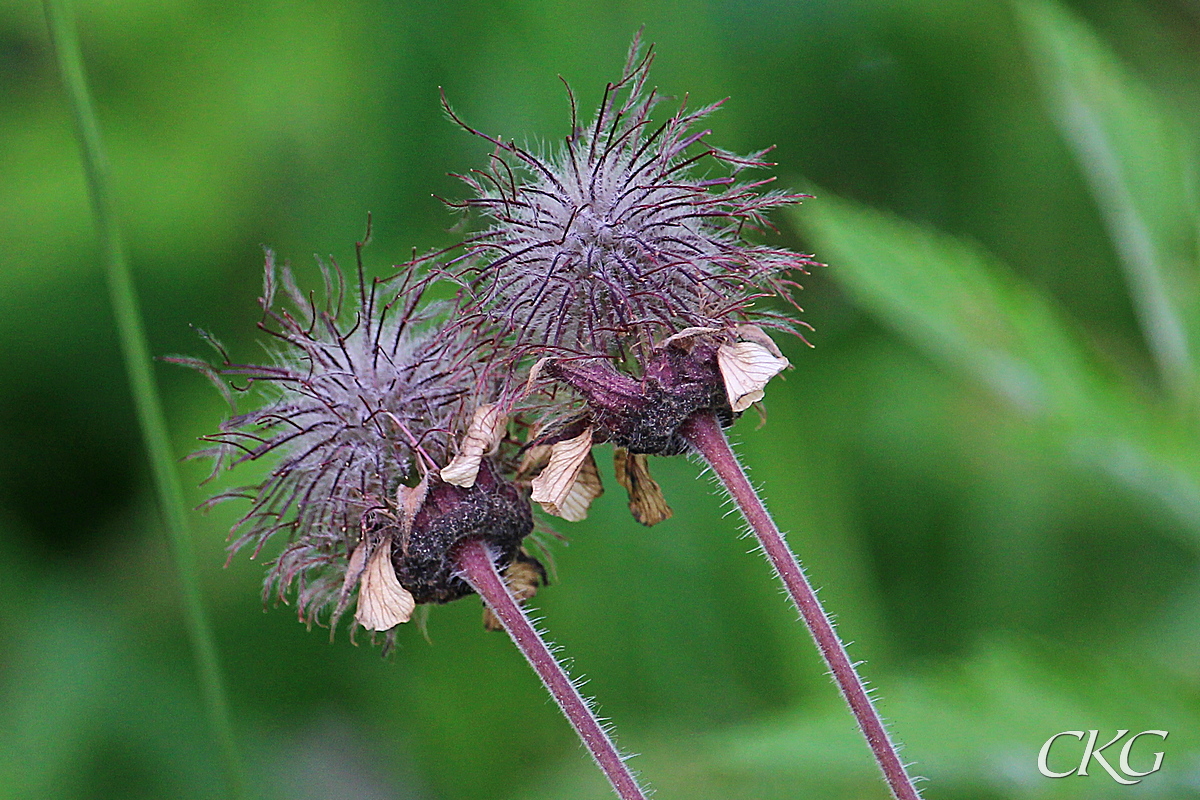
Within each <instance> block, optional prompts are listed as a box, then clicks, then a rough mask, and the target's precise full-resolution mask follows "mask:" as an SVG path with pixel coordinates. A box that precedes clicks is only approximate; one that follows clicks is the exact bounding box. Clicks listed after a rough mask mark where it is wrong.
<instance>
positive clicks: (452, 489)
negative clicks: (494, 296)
mask: <svg viewBox="0 0 1200 800" xmlns="http://www.w3.org/2000/svg"><path fill="white" fill-rule="evenodd" d="M362 248H363V243H359V245H358V274H357V284H356V286H355V287H354V288H353V289H351V290H348V289H347V286H346V281H345V280H344V277H343V275H342V272H341V271H340V269H338V267H337V265H336V263H334V264H331V265H325V264H321V275H322V277H323V279H324V294H323V299H322V300H320V301H318V299H317V297H316V295H315V294H308V295H306V294H305V293H303V292H302V291H301V290H300V289H299V287H298V286H297V283H296V281H295V279H294V278H293V276H292V273H291V270H290V269H289V268H288V267H287V266H278V265H277V264H276V263H275V257H274V254H273V253H271V252H269V251H268V253H267V256H266V266H265V274H264V282H263V295H262V297H261V298H260V304H261V306H262V311H263V319H262V322H261V323H260V325H259V327H260V328H261V329H262V330H263V331H265V332H267V333H269V334H270V335H271V337H273V339H274V342H275V345H274V346H273V347H272V348H271V358H270V360H269V362H268V363H264V364H240V363H234V362H232V361H231V360H230V359H229V357H228V356H227V355H226V353H225V350H224V349H223V348H222V347H221V346H220V344H218V343H217V342H216V341H215V340H214V339H212V337H209V336H207V335H206V338H208V339H209V341H210V342H211V343H212V344H214V346H216V348H217V350H218V352H219V353H220V356H221V360H220V363H218V364H217V365H210V364H208V363H207V362H204V361H201V360H198V359H193V358H185V357H173V358H171V359H169V360H171V361H174V362H176V363H180V364H184V365H186V366H191V367H194V368H196V369H198V370H200V371H202V372H203V373H205V374H206V375H207V376H208V377H209V378H210V379H211V380H212V381H213V382H214V383H215V384H216V385H217V386H218V387H219V388H220V389H221V391H222V392H223V393H224V394H225V396H226V397H227V398H228V399H229V400H230V402H231V404H234V403H235V401H236V399H237V395H247V394H252V395H255V397H254V399H255V400H256V401H260V402H261V404H260V405H258V406H257V407H255V408H253V409H251V410H249V411H246V412H244V413H234V414H232V415H231V416H230V418H229V419H228V420H227V421H226V422H225V423H224V424H222V425H221V428H220V430H219V431H218V432H217V433H214V434H212V435H209V436H206V437H204V438H205V439H206V440H207V441H208V442H209V443H210V445H211V446H210V447H208V448H206V449H204V450H201V451H200V452H198V453H197V454H196V455H197V456H207V457H210V458H211V459H212V463H213V475H214V476H215V475H216V474H217V473H219V472H221V471H223V470H225V469H228V468H233V467H237V466H238V465H241V464H244V463H246V462H254V461H260V460H262V461H268V462H270V463H271V465H272V466H271V467H270V469H269V471H268V472H267V474H266V476H265V477H264V478H262V480H261V481H259V482H258V483H256V484H253V485H249V486H243V487H239V488H235V489H232V490H229V491H225V492H221V493H219V494H217V495H216V496H214V497H213V498H212V499H211V500H210V501H209V505H211V504H214V503H220V502H223V501H226V500H233V499H242V500H247V501H249V503H250V507H249V510H248V511H246V512H245V513H244V515H243V516H242V517H241V518H240V519H239V520H238V521H237V522H236V523H235V525H234V527H233V531H232V532H231V537H232V538H233V542H232V544H231V545H230V550H231V557H232V551H237V550H240V549H242V548H244V547H251V548H252V551H253V555H254V556H257V555H258V554H259V553H260V551H262V549H263V548H264V546H266V545H267V544H268V542H270V541H271V540H272V539H275V538H277V537H278V538H282V539H285V540H286V543H285V544H284V545H283V548H282V550H281V552H280V553H279V555H278V556H276V557H275V558H274V559H273V561H272V562H271V566H270V568H269V570H268V573H267V577H266V580H265V582H264V589H263V592H264V601H269V600H270V599H272V598H275V599H277V600H279V601H282V602H294V603H295V605H296V609H297V613H298V614H299V616H300V618H301V620H302V621H304V622H306V623H308V624H309V625H310V626H311V625H312V624H313V623H318V624H327V625H328V626H329V627H330V630H331V636H332V634H333V631H334V630H335V629H336V627H337V624H338V621H339V619H340V618H341V617H342V615H343V613H344V612H345V611H346V609H347V608H348V606H349V604H350V602H351V600H352V599H353V600H356V610H355V614H354V621H355V624H357V625H358V626H361V627H363V628H365V629H367V630H368V631H371V632H372V635H373V636H374V634H375V633H381V634H382V635H383V640H384V646H385V649H388V648H390V647H391V646H392V645H393V644H394V641H395V637H396V631H397V628H398V626H399V625H401V624H403V623H405V622H408V621H409V620H410V619H411V618H412V617H413V613H414V610H415V609H416V607H417V606H418V605H421V604H437V603H447V602H450V601H453V600H457V599H460V598H462V597H464V596H467V595H470V594H474V593H478V594H480V595H481V596H482V597H483V598H484V600H485V602H486V604H487V610H486V613H485V617H484V621H485V625H486V626H487V627H489V628H492V629H496V630H499V629H503V630H506V631H508V632H509V633H510V635H511V636H512V638H513V640H514V642H516V643H517V644H518V646H519V647H520V648H521V649H522V651H523V652H524V653H525V655H526V656H527V658H528V659H529V661H530V663H531V665H532V666H533V667H534V669H535V671H537V673H538V675H539V677H541V678H542V680H543V682H544V683H545V685H546V686H547V688H548V689H550V691H551V693H552V695H553V696H554V697H555V699H556V700H557V701H558V703H559V705H560V707H561V708H562V709H563V711H564V713H565V714H566V715H567V717H568V719H569V720H570V721H571V723H572V724H573V725H574V727H575V728H576V730H577V731H578V733H579V735H580V737H581V738H582V740H583V741H584V743H585V744H586V745H587V747H588V749H589V750H590V751H591V753H592V754H593V756H594V757H595V758H596V760H597V762H598V763H599V764H600V765H601V766H602V767H603V768H604V770H605V772H606V773H607V774H608V776H609V779H610V781H611V782H612V783H613V785H614V787H617V788H618V793H619V794H620V795H621V797H623V798H630V799H631V800H632V799H634V798H642V797H644V795H643V794H642V793H641V789H640V788H639V787H638V786H637V783H636V781H635V780H634V778H633V776H632V773H630V772H629V770H628V768H627V767H626V765H625V763H624V759H623V758H622V757H621V756H620V754H619V753H618V752H617V750H616V748H615V746H614V745H613V743H612V741H611V739H610V738H609V737H608V735H607V732H606V731H605V729H604V728H603V726H602V725H601V724H600V722H599V721H598V720H597V718H596V716H595V714H594V712H593V711H592V709H591V706H590V705H589V703H588V702H587V701H586V700H585V699H584V698H582V697H581V696H580V694H579V692H578V690H577V688H576V686H575V685H574V684H573V683H572V681H571V680H570V678H569V677H568V676H567V675H566V673H565V672H564V670H563V669H562V667H561V666H560V665H559V663H558V662H557V661H556V660H555V658H554V656H553V655H552V652H551V649H550V647H549V646H548V645H547V644H546V642H545V641H544V640H543V638H542V636H541V634H540V633H539V632H538V631H537V630H536V629H535V628H534V627H533V625H532V624H531V622H530V620H529V618H528V617H527V616H526V614H525V612H524V610H523V609H522V608H521V605H520V603H521V602H523V601H525V600H528V599H529V598H530V597H532V596H533V595H534V594H535V593H536V592H537V589H538V588H539V586H541V585H542V584H544V583H545V581H546V571H545V569H544V568H543V567H542V565H541V563H540V562H539V561H538V560H537V559H536V558H535V557H534V556H533V555H532V554H531V553H530V552H529V550H527V549H526V547H525V540H526V538H527V537H528V536H529V535H530V534H531V533H532V532H533V529H534V521H533V514H532V509H531V506H530V500H529V489H528V486H527V485H525V484H519V483H517V482H514V480H513V478H515V477H516V476H517V475H518V472H519V460H518V456H519V453H518V447H517V444H516V441H517V440H516V439H515V438H514V437H513V436H512V435H510V427H512V428H518V429H519V426H520V424H521V421H520V420H519V419H513V420H511V425H510V420H509V418H508V417H507V415H504V414H502V413H500V411H499V407H498V406H497V405H496V404H495V403H489V402H486V400H487V399H488V398H489V396H490V395H492V394H494V393H495V390H494V389H493V388H489V387H490V383H489V381H490V378H489V372H488V370H486V369H485V366H486V364H487V363H488V361H489V360H490V359H492V358H494V356H495V354H494V353H493V352H491V350H490V349H489V342H488V341H487V340H486V339H483V338H481V337H478V336H476V337H471V336H468V335H467V334H466V333H465V332H464V331H463V330H462V329H460V328H457V327H454V326H449V325H447V324H446V315H447V313H448V312H449V311H450V310H451V309H450V306H449V305H447V304H438V303H427V302H425V293H426V290H427V289H428V288H429V286H430V284H431V282H432V279H431V277H430V274H429V273H427V272H424V271H422V269H421V268H420V267H419V265H418V263H417V262H413V263H410V264H407V265H405V266H404V267H402V268H401V270H400V272H399V273H398V274H397V275H395V276H393V277H392V278H390V279H386V280H372V281H368V280H367V279H366V277H365V275H364V270H363V265H362ZM281 301H282V302H281ZM343 306H349V307H350V309H349V311H348V312H347V310H346V309H344V308H343ZM230 381H232V382H233V383H232V384H230V383H229V382H230ZM259 389H261V390H262V391H258V390H259Z"/></svg>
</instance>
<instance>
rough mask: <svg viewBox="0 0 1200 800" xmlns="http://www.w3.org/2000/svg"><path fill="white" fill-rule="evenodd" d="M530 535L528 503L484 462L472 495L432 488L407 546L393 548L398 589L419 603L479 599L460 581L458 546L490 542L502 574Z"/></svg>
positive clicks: (443, 487) (438, 485) (442, 485)
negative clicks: (472, 540) (469, 541)
mask: <svg viewBox="0 0 1200 800" xmlns="http://www.w3.org/2000/svg"><path fill="white" fill-rule="evenodd" d="M532 531H533V514H532V512H531V511H530V508H529V500H528V498H526V497H524V496H523V495H522V493H521V491H520V490H519V489H517V487H515V486H513V485H512V484H511V483H508V482H507V481H504V480H502V479H500V478H499V477H498V476H497V475H496V473H495V472H494V470H493V469H492V466H491V465H490V464H489V463H488V461H487V459H484V461H483V463H482V464H481V465H480V468H479V476H478V477H477V478H476V480H475V485H474V486H472V487H471V488H470V489H463V488H461V487H459V486H454V485H452V484H449V483H442V482H441V481H438V482H436V483H434V484H433V485H432V486H431V487H430V488H429V494H428V495H427V496H426V498H425V503H424V505H423V506H422V507H421V510H420V512H418V514H417V516H416V519H415V520H413V529H412V534H411V535H410V536H409V537H408V542H407V546H406V547H405V546H399V547H393V548H392V565H393V566H394V567H395V568H396V576H397V577H398V578H399V579H400V584H401V585H402V586H403V587H404V588H405V589H407V590H408V591H410V592H412V595H413V598H414V599H415V600H416V601H417V602H418V603H448V602H450V601H451V600H457V599H458V598H460V597H464V596H466V595H468V594H474V593H475V590H474V589H472V588H471V586H470V585H469V584H468V583H467V582H466V581H464V580H463V579H462V578H460V577H457V573H458V568H457V566H456V561H455V558H454V554H453V552H452V551H453V550H454V548H455V546H456V545H458V544H459V543H460V542H462V541H463V540H464V539H467V538H479V539H482V540H484V541H486V542H487V543H488V544H489V545H491V546H492V548H493V549H494V550H495V551H497V554H498V556H499V558H498V559H497V562H496V564H497V566H498V567H500V568H501V569H503V568H504V567H505V566H507V565H508V564H511V563H512V562H513V561H514V560H515V559H516V558H517V555H518V553H519V551H520V547H521V540H523V539H524V538H525V537H526V536H528V535H529V534H530V532H532ZM539 567H540V565H539Z"/></svg>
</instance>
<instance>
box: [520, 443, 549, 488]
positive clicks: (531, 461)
mask: <svg viewBox="0 0 1200 800" xmlns="http://www.w3.org/2000/svg"><path fill="white" fill-rule="evenodd" d="M551 447H552V445H548V444H535V445H534V446H533V447H531V448H529V449H528V450H526V451H525V455H523V456H521V463H520V464H519V465H518V466H517V480H528V478H529V476H530V475H533V474H535V473H537V472H540V471H541V470H542V468H543V467H545V466H546V465H547V464H548V463H550V450H551Z"/></svg>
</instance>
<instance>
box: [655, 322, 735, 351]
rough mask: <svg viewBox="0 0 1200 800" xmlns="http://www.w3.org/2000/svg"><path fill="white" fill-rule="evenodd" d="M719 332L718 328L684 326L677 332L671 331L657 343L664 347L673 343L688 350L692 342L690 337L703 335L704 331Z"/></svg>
mask: <svg viewBox="0 0 1200 800" xmlns="http://www.w3.org/2000/svg"><path fill="white" fill-rule="evenodd" d="M720 332H721V331H720V330H718V329H717V328H697V327H692V328H684V329H683V330H681V331H680V332H679V333H673V334H671V335H670V336H668V337H667V338H666V339H663V340H662V341H661V342H659V343H658V346H659V347H666V346H667V345H671V344H673V345H675V346H676V347H682V348H683V349H684V350H690V349H691V347H692V342H691V340H692V339H694V338H696V337H697V336H703V335H704V334H706V333H720Z"/></svg>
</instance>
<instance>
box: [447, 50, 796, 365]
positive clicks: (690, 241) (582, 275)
mask: <svg viewBox="0 0 1200 800" xmlns="http://www.w3.org/2000/svg"><path fill="white" fill-rule="evenodd" d="M652 60H653V52H652V48H646V49H645V50H643V48H642V47H641V45H640V42H639V40H638V39H636V38H635V40H634V43H633V45H632V47H631V48H630V52H629V58H628V60H627V63H626V65H625V69H624V72H623V74H622V76H621V78H620V80H618V81H617V82H616V83H610V84H609V85H608V87H607V89H606V91H605V94H604V100H603V102H602V103H601V106H600V109H599V111H598V112H597V114H596V117H595V120H594V121H593V122H592V123H591V124H590V125H588V126H587V127H582V128H581V127H578V126H577V125H576V120H575V119H574V117H575V108H574V106H575V104H574V97H573V96H572V98H571V106H572V131H571V133H570V135H569V136H567V137H566V140H565V142H564V143H563V144H562V145H561V146H560V147H558V148H557V149H556V150H555V151H554V152H553V154H552V155H550V156H548V157H544V158H543V157H538V156H535V155H533V154H532V153H530V152H529V151H528V150H526V149H524V148H521V147H518V146H517V145H515V144H514V143H511V142H507V143H506V142H504V141H502V140H499V139H494V138H492V137H487V136H485V137H484V138H487V139H489V141H492V142H493V143H494V144H495V145H496V153H495V155H494V156H493V158H492V161H491V166H490V168H489V169H487V170H482V171H475V172H473V173H472V174H471V175H469V176H464V178H463V179H464V180H465V181H466V182H467V184H468V185H470V187H471V188H472V189H473V190H474V193H475V196H474V197H473V198H470V199H468V200H466V201H465V202H464V203H463V204H462V205H464V206H466V207H472V208H477V209H480V210H481V211H482V213H483V215H484V216H485V218H486V219H487V220H488V221H489V222H490V226H489V227H488V228H487V229H486V230H485V231H484V232H483V233H482V234H480V235H478V236H477V237H475V238H473V239H470V240H468V242H467V243H466V250H467V252H466V255H465V256H464V257H463V259H462V260H460V264H461V265H462V266H461V269H460V272H459V275H460V278H461V279H462V280H463V281H464V282H465V283H466V284H467V286H468V289H469V296H470V300H469V302H468V303H467V304H466V309H465V310H466V312H467V313H473V314H477V315H480V316H482V317H485V318H488V319H490V320H491V321H493V322H495V323H497V324H500V325H501V326H503V327H504V328H506V329H507V330H508V331H509V332H510V333H511V335H512V340H511V345H512V346H513V347H514V348H515V353H516V354H517V355H518V356H519V355H525V354H527V353H528V352H529V351H531V350H534V351H538V352H540V354H542V355H545V354H547V353H551V352H552V353H555V354H561V355H568V354H573V355H580V356H599V357H609V358H624V357H626V356H629V355H633V356H634V357H636V358H644V357H646V356H647V355H648V354H649V352H650V350H651V349H652V347H653V345H654V344H655V343H656V342H659V341H661V340H662V339H665V338H667V337H668V336H671V335H672V334H675V333H678V332H679V331H681V330H684V329H687V328H694V327H713V328H717V329H721V330H724V329H726V328H730V327H732V325H733V324H735V323H736V322H740V321H746V320H747V319H768V318H770V319H773V320H775V321H776V324H781V325H783V326H785V327H786V326H787V325H788V323H787V322H786V321H783V320H777V319H776V318H774V317H771V315H769V314H765V313H764V312H761V311H757V310H755V309H753V308H752V304H753V301H754V300H755V299H756V298H759V297H762V296H764V295H766V296H773V295H778V296H782V297H785V298H786V297H787V296H788V290H789V289H790V288H791V287H792V286H793V284H792V283H791V282H790V281H789V280H788V279H787V274H788V273H789V271H793V270H797V271H801V272H802V271H803V270H804V269H805V268H806V267H807V266H809V265H810V264H812V263H813V262H812V261H811V260H809V259H808V258H806V257H804V256H801V255H798V254H796V253H792V252H790V251H787V250H781V249H775V248H770V247H765V246H759V245H753V244H749V243H747V242H746V241H745V240H744V239H743V233H744V232H745V231H746V230H747V229H752V228H763V227H769V223H767V221H766V219H765V214H766V212H767V211H769V210H770V209H772V208H775V207H777V206H782V205H787V204H791V203H794V202H797V201H798V200H799V199H800V197H801V196H800V195H795V194H786V193H783V192H779V191H760V189H761V187H762V186H763V185H764V184H767V183H769V182H770V179H765V180H757V181H745V180H742V178H741V174H742V173H743V171H744V170H746V169H747V168H750V167H762V166H769V164H768V163H767V162H765V161H764V160H763V155H764V154H765V152H766V151H763V152H762V153H755V154H752V155H749V156H744V157H741V156H736V155H733V154H731V153H727V152H724V151H721V150H717V149H715V148H712V147H710V146H708V145H707V144H705V143H704V142H703V137H704V136H705V135H706V134H707V133H708V131H703V130H701V131H697V130H696V126H697V124H699V123H700V122H701V121H702V120H703V119H704V118H705V117H706V116H707V115H708V114H709V113H711V112H712V111H713V110H714V109H715V107H716V106H715V105H713V106H707V107H704V108H700V109H696V110H688V109H687V108H686V107H681V108H680V109H679V110H678V111H677V112H676V113H675V114H673V115H672V116H671V117H670V118H669V119H668V120H667V121H666V122H663V123H661V124H656V123H655V122H653V121H652V120H651V115H652V111H653V109H654V108H655V106H657V105H658V104H659V102H660V101H661V100H662V99H663V98H662V97H661V96H660V95H658V93H657V91H656V90H654V89H653V88H649V87H648V86H647V83H646V82H647V78H648V74H649V70H650V66H651V62H652ZM447 111H448V113H450V114H451V116H452V117H453V118H454V119H455V120H456V121H459V120H458V118H457V117H454V115H453V112H452V111H450V110H449V107H448V106H447ZM459 124H462V125H463V127H467V126H466V125H465V124H463V123H462V122H461V121H459ZM467 130H470V131H471V132H473V133H476V134H478V135H480V136H483V134H480V133H479V132H478V131H474V130H472V129H470V128H467ZM706 165H707V166H711V167H715V168H717V169H718V170H719V171H720V172H722V173H724V174H720V175H717V176H715V177H710V176H709V175H708V174H707V171H706V170H705V167H706Z"/></svg>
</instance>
